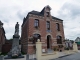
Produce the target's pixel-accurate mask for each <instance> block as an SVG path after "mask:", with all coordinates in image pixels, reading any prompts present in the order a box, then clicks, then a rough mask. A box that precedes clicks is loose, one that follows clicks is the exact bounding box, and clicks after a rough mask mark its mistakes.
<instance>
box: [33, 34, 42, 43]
mask: <svg viewBox="0 0 80 60" xmlns="http://www.w3.org/2000/svg"><path fill="white" fill-rule="evenodd" d="M33 38H34V39H33V43H34V44H35V43H36V42H37V40H38V39H40V40H41V35H40V34H34V35H33Z"/></svg>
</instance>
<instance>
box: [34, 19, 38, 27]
mask: <svg viewBox="0 0 80 60" xmlns="http://www.w3.org/2000/svg"><path fill="white" fill-rule="evenodd" d="M34 26H35V28H38V27H39V20H38V19H35V22H34Z"/></svg>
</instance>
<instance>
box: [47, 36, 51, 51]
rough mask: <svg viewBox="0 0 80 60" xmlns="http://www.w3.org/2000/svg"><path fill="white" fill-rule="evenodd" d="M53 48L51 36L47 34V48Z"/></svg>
mask: <svg viewBox="0 0 80 60" xmlns="http://www.w3.org/2000/svg"><path fill="white" fill-rule="evenodd" d="M50 48H51V36H50V35H48V36H47V49H50Z"/></svg>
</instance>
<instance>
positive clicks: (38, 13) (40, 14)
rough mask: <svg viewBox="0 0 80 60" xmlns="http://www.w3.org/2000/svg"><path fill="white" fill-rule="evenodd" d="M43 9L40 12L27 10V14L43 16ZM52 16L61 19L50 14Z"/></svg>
mask: <svg viewBox="0 0 80 60" xmlns="http://www.w3.org/2000/svg"><path fill="white" fill-rule="evenodd" d="M43 11H44V9H43V10H42V11H41V12H38V11H34V10H33V11H31V12H29V14H34V15H38V16H44V12H43ZM52 18H53V19H57V20H61V21H63V20H62V19H59V18H57V17H54V16H52Z"/></svg>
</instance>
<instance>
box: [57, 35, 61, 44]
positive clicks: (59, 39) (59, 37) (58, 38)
mask: <svg viewBox="0 0 80 60" xmlns="http://www.w3.org/2000/svg"><path fill="white" fill-rule="evenodd" d="M57 44H62V37H61V36H57Z"/></svg>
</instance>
